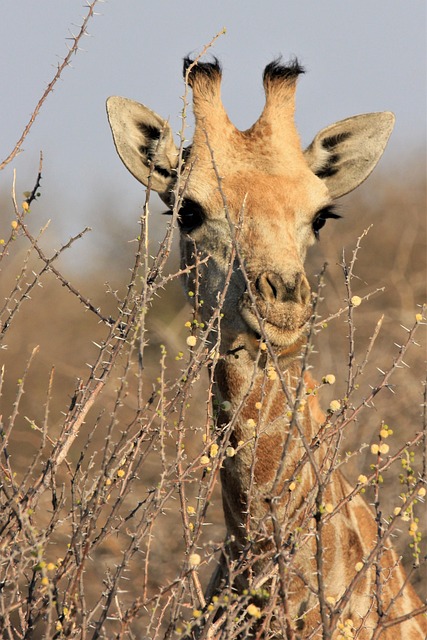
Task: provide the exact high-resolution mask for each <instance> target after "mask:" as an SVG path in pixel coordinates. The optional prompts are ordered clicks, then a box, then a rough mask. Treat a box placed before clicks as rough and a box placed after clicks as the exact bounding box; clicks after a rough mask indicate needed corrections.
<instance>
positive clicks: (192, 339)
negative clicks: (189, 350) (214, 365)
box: [186, 336, 197, 347]
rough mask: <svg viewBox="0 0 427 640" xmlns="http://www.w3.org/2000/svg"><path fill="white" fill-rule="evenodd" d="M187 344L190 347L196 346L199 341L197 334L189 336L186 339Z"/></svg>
mask: <svg viewBox="0 0 427 640" xmlns="http://www.w3.org/2000/svg"><path fill="white" fill-rule="evenodd" d="M186 342H187V344H188V346H189V347H194V346H196V343H197V339H196V336H188V338H187V340H186Z"/></svg>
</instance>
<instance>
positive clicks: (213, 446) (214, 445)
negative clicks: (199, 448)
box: [209, 442, 219, 458]
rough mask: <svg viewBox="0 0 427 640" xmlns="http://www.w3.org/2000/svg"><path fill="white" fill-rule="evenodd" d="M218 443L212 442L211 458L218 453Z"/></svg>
mask: <svg viewBox="0 0 427 640" xmlns="http://www.w3.org/2000/svg"><path fill="white" fill-rule="evenodd" d="M218 449H219V447H218V445H217V444H216V443H215V442H214V443H213V444H211V448H210V452H209V453H210V456H211V458H215V456H216V455H217V454H218Z"/></svg>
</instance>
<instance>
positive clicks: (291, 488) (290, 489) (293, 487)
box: [289, 482, 297, 491]
mask: <svg viewBox="0 0 427 640" xmlns="http://www.w3.org/2000/svg"><path fill="white" fill-rule="evenodd" d="M296 486H297V483H296V482H291V484H290V485H289V491H294V490H295V488H296Z"/></svg>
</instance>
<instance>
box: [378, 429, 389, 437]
mask: <svg viewBox="0 0 427 640" xmlns="http://www.w3.org/2000/svg"><path fill="white" fill-rule="evenodd" d="M389 435H390V432H389V430H388V429H381V431H380V436H381V438H388V437H389Z"/></svg>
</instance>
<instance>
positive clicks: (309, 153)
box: [304, 111, 394, 198]
mask: <svg viewBox="0 0 427 640" xmlns="http://www.w3.org/2000/svg"><path fill="white" fill-rule="evenodd" d="M393 126H394V115H393V114H392V113H391V112H389V111H384V112H381V113H365V114H363V115H360V116H354V117H353V118H347V119H346V120H341V121H340V122H336V123H335V124H331V125H330V126H329V127H326V129H322V131H320V132H319V133H318V134H317V136H316V137H315V138H314V140H313V142H312V143H311V145H310V146H309V147H308V148H307V149H306V150H305V152H304V156H305V159H306V161H307V164H308V166H309V167H310V169H311V170H312V171H313V173H315V174H316V175H317V176H319V178H322V180H323V181H324V182H325V184H326V186H327V187H328V189H329V193H330V194H331V196H332V198H340V197H341V196H343V195H345V194H346V193H349V191H353V189H355V188H356V187H358V186H359V184H361V183H362V182H363V181H364V180H366V178H367V177H368V176H369V174H370V173H371V171H372V170H373V169H374V167H375V165H376V164H377V162H378V160H379V159H380V158H381V156H382V154H383V151H384V149H385V147H386V144H387V142H388V139H389V137H390V134H391V132H392V130H393Z"/></svg>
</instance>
